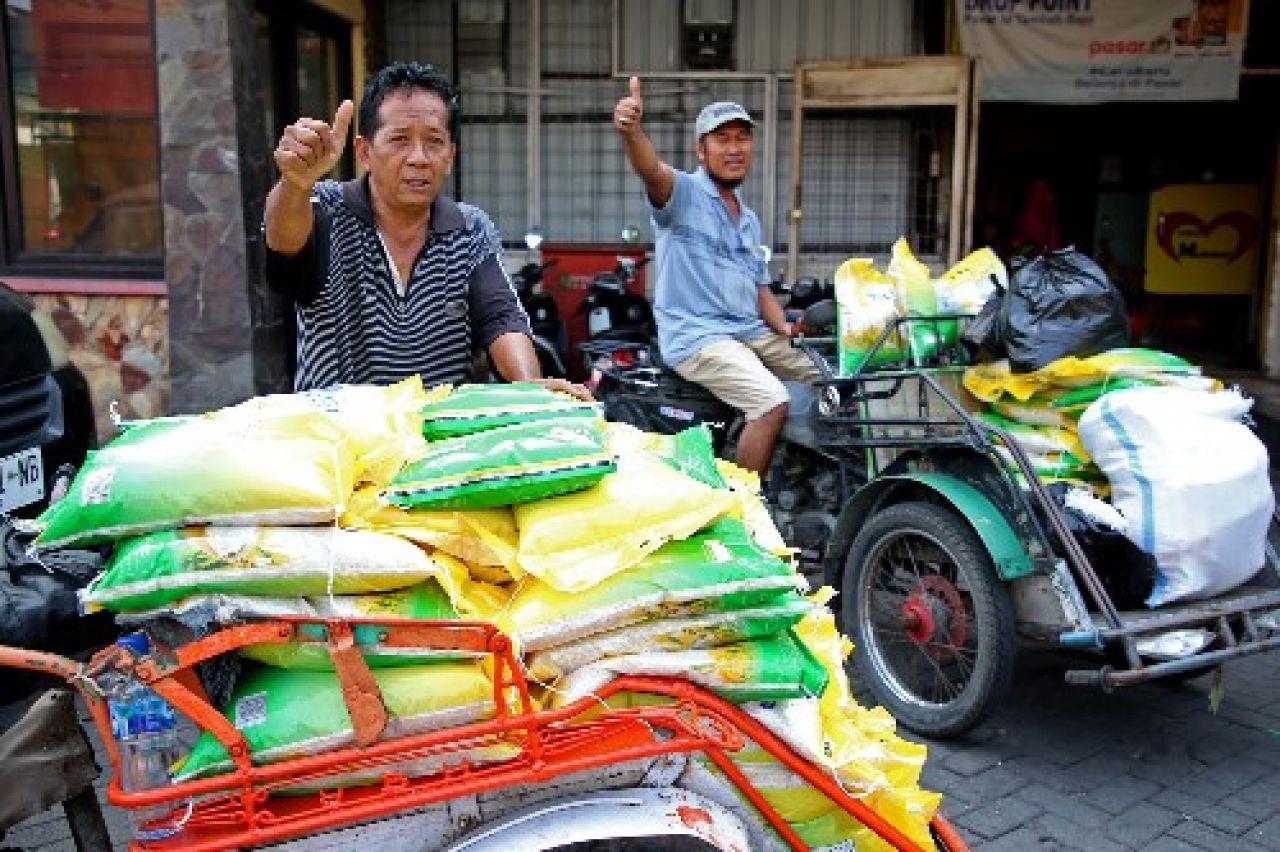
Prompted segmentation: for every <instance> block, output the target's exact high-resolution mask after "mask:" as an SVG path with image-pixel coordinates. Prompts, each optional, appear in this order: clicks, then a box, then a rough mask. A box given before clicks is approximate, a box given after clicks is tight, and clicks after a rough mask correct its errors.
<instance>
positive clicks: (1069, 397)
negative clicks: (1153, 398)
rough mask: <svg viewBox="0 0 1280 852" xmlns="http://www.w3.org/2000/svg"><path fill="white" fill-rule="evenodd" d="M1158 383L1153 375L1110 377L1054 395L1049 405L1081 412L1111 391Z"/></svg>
mask: <svg viewBox="0 0 1280 852" xmlns="http://www.w3.org/2000/svg"><path fill="white" fill-rule="evenodd" d="M1159 384H1163V383H1162V382H1161V380H1160V379H1159V378H1158V377H1155V376H1132V377H1129V378H1126V377H1123V376H1119V377H1112V378H1108V379H1106V380H1104V381H1101V382H1098V383H1097V384H1092V385H1085V386H1084V387H1080V388H1072V389H1071V390H1069V391H1067V392H1066V393H1063V394H1060V395H1058V396H1057V397H1055V398H1054V400H1053V402H1052V403H1050V405H1052V406H1053V407H1054V408H1057V409H1061V410H1063V411H1070V412H1072V413H1074V414H1083V413H1084V410H1085V409H1086V408H1088V407H1089V406H1090V405H1092V404H1093V403H1095V402H1097V401H1098V400H1099V399H1101V398H1102V397H1103V395H1105V394H1108V393H1111V392H1112V391H1118V390H1128V389H1129V388H1146V387H1155V386H1156V385H1159Z"/></svg>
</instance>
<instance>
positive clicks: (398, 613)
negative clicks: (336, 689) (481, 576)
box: [240, 580, 484, 672]
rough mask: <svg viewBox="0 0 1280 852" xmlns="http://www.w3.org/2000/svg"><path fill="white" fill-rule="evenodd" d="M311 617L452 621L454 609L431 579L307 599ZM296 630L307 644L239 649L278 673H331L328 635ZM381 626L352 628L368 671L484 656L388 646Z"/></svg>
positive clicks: (312, 627) (315, 627)
mask: <svg viewBox="0 0 1280 852" xmlns="http://www.w3.org/2000/svg"><path fill="white" fill-rule="evenodd" d="M307 603H308V604H309V605H310V609H311V611H312V613H314V614H315V615H316V616H317V617H319V618H324V619H358V618H386V619H414V620H421V621H457V620H458V611H457V610H456V609H454V607H453V604H452V603H451V602H450V600H449V596H448V595H447V594H445V591H444V589H443V588H441V587H440V584H439V583H438V582H436V581H435V580H428V581H427V582H425V583H419V584H418V585H416V586H412V587H410V588H408V589H403V590H401V591H397V592H385V593H383V594H377V595H335V596H333V597H328V596H320V597H314V598H310V599H308V601H307ZM298 630H299V632H300V633H301V634H302V636H303V637H305V639H307V640H308V641H303V642H278V643H272V644H264V645H249V646H247V647H244V648H241V649H240V654H241V656H244V657H248V658H249V659H251V660H257V661H258V662H260V663H266V664H267V665H271V666H276V667H277V668H282V669H299V670H302V671H319V672H328V671H333V658H332V657H330V656H329V648H328V645H327V644H325V640H326V639H327V631H326V630H325V628H324V625H322V624H302V625H300V626H299V628H298ZM384 630H385V626H384V625H381V624H353V625H352V633H353V634H354V638H355V642H356V646H357V647H358V648H359V650H360V653H361V654H363V655H364V661H365V662H366V663H367V664H368V665H369V667H370V668H390V667H392V666H416V665H423V664H425V663H440V662H448V661H451V660H460V659H465V658H468V657H478V656H484V654H482V653H474V654H473V653H461V652H458V651H442V650H436V649H433V648H414V647H412V646H391V645H385V644H383V631H384Z"/></svg>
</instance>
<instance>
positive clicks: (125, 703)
mask: <svg viewBox="0 0 1280 852" xmlns="http://www.w3.org/2000/svg"><path fill="white" fill-rule="evenodd" d="M116 644H117V645H119V646H121V647H123V648H127V649H129V650H130V651H132V652H133V653H134V655H135V656H145V655H146V654H147V653H148V652H149V651H150V650H151V643H150V641H149V640H148V639H147V635H146V634H145V633H130V634H129V635H127V636H122V637H120V639H118V640H117V641H116ZM107 707H108V709H109V711H110V714H111V733H112V735H113V736H114V737H115V740H116V744H117V746H118V748H119V750H120V769H121V773H122V777H121V779H120V785H121V786H122V787H123V788H124V790H125V792H129V793H133V792H138V791H141V790H151V789H155V788H156V787H164V786H167V785H168V784H169V781H170V778H169V767H170V766H172V765H173V763H174V761H176V760H177V759H178V739H177V725H178V721H177V715H176V714H175V713H174V710H173V707H172V706H171V705H170V704H169V702H167V701H165V700H164V699H163V698H161V697H160V696H159V695H157V694H156V693H155V692H154V691H153V690H151V689H148V688H147V687H146V686H144V685H143V684H141V683H139V682H138V681H136V680H134V679H132V678H127V677H117V678H114V679H112V683H111V684H110V686H109V688H108V694H107ZM169 812H170V806H169V805H152V806H150V807H146V808H138V809H135V810H133V811H132V816H133V825H134V830H135V834H136V835H137V836H138V837H139V838H140V839H146V836H147V835H151V836H152V839H154V836H156V835H157V834H159V835H161V836H162V835H164V834H169V833H172V832H169V831H161V832H147V831H144V830H143V825H144V824H146V823H148V822H154V821H155V820H158V819H162V818H163V817H165V816H167V815H168V814H169Z"/></svg>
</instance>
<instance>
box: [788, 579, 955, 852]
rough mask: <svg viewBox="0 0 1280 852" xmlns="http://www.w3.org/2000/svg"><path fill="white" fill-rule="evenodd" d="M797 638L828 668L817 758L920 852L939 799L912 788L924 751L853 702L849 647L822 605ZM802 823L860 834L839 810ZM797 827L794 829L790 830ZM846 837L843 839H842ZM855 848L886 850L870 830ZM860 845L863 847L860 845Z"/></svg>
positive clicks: (821, 596)
mask: <svg viewBox="0 0 1280 852" xmlns="http://www.w3.org/2000/svg"><path fill="white" fill-rule="evenodd" d="M834 596H835V592H834V591H833V590H832V589H830V588H827V587H824V588H823V589H821V590H819V591H818V592H817V593H816V594H814V595H813V596H812V597H811V599H812V600H813V601H815V602H816V603H820V604H826V603H827V602H829V601H830V600H831V598H832V597H834ZM795 633H796V635H797V636H798V637H799V638H800V641H801V642H803V643H804V644H805V646H806V647H807V648H808V649H809V650H810V651H811V652H812V653H813V654H814V656H816V657H817V658H818V659H819V660H820V661H821V662H822V664H823V666H824V667H825V668H826V669H827V673H828V685H827V689H826V691H825V692H823V694H822V696H821V697H820V699H819V702H818V712H819V714H820V716H821V722H822V736H823V753H824V755H825V758H826V759H825V761H824V762H826V763H827V765H828V766H829V767H830V768H831V769H833V770H834V771H835V773H836V775H837V777H839V779H840V782H841V783H842V784H843V785H844V787H845V789H847V790H848V791H849V792H850V793H851V794H852V795H854V796H859V797H863V798H864V799H865V801H866V802H867V804H869V805H871V806H872V807H873V808H874V809H875V810H876V811H877V812H879V813H880V814H881V815H883V816H884V817H886V818H887V819H888V820H889V821H890V822H892V823H893V824H894V825H896V826H897V827H898V828H899V829H901V830H902V831H904V832H906V833H907V835H908V836H909V837H911V838H912V839H913V840H914V841H915V842H916V843H919V844H921V846H922V847H924V848H926V849H929V848H933V847H932V846H931V845H930V840H929V825H928V824H929V820H931V819H932V818H933V814H934V812H935V811H936V810H937V807H938V804H939V802H940V801H941V797H940V796H939V795H938V794H936V793H930V792H928V791H925V790H922V789H920V787H919V782H920V772H921V770H922V769H923V768H924V762H925V757H926V753H927V750H926V748H925V747H924V746H923V745H919V744H917V743H911V742H907V741H906V740H903V739H901V738H900V737H898V736H897V735H896V733H895V727H896V725H895V722H894V720H893V717H892V716H890V715H889V713H888V712H887V711H886V710H885V709H884V708H883V707H875V708H870V709H868V708H864V707H861V706H860V705H859V704H858V703H857V702H856V701H855V700H854V699H853V694H852V691H851V690H850V689H849V681H848V678H847V676H846V674H845V669H844V661H845V658H846V657H847V656H848V655H849V652H850V651H851V650H852V648H853V646H852V644H851V643H850V642H849V640H848V639H846V638H845V637H843V636H841V635H840V633H839V631H838V630H837V629H836V625H835V618H834V616H833V615H832V614H831V611H830V610H829V609H828V608H827V607H825V606H819V607H817V608H815V609H813V610H811V611H810V612H809V613H808V614H807V615H806V616H805V617H804V618H802V619H801V620H800V623H799V624H797V625H796V627H795ZM818 820H819V822H818V823H816V824H811V825H809V826H808V830H810V831H815V832H816V831H819V830H822V831H833V832H836V833H839V832H843V831H845V830H847V829H848V827H849V826H850V825H852V826H854V827H856V828H857V829H859V830H861V831H864V832H865V829H862V828H861V826H859V825H858V823H856V821H853V820H852V819H851V818H850V817H848V815H847V814H845V813H844V811H843V810H840V809H837V808H835V807H834V806H832V810H831V812H830V813H829V814H826V815H824V816H822V817H819V818H818ZM797 830H799V827H797ZM846 836H848V835H846ZM859 837H860V839H859V845H858V847H857V848H858V849H863V848H868V849H887V848H888V847H887V846H884V845H883V844H882V843H881V842H879V841H877V840H875V839H874V838H873V837H872V835H871V833H870V832H866V833H865V834H861V835H859ZM864 842H865V843H866V844H867V845H866V846H865V847H864V846H863V845H862V844H863V843H864Z"/></svg>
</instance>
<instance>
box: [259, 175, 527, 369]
mask: <svg viewBox="0 0 1280 852" xmlns="http://www.w3.org/2000/svg"><path fill="white" fill-rule="evenodd" d="M311 204H312V212H313V213H314V214H315V225H314V227H313V228H312V232H311V236H310V237H309V238H308V241H307V244H306V245H305V246H304V247H303V248H302V250H301V251H299V252H298V254H296V255H283V254H280V253H278V252H275V251H272V250H271V249H270V248H268V249H267V258H266V274H267V281H268V283H269V284H270V285H271V287H272V289H274V290H276V291H278V292H281V293H285V294H288V295H290V296H292V297H293V298H294V300H295V302H296V304H297V314H298V338H297V355H298V367H297V371H296V373H295V375H294V382H293V383H294V388H295V390H309V389H312V388H320V387H330V386H332V385H337V384H390V383H392V382H396V381H399V380H400V379H404V378H407V377H409V376H412V375H414V374H415V373H416V374H418V375H420V376H422V380H423V383H424V384H426V385H428V386H430V385H434V384H440V383H443V382H455V383H456V382H461V381H466V380H467V379H468V378H469V377H470V374H471V365H472V356H473V352H474V350H476V349H479V348H483V347H487V346H488V345H489V344H490V343H492V342H493V341H494V339H495V338H497V337H498V336H499V335H501V334H504V333H507V332H518V333H521V334H529V333H530V332H529V320H528V317H527V316H526V315H525V312H524V309H523V308H522V307H521V305H520V300H519V298H518V297H517V295H516V292H515V289H514V288H513V287H512V286H511V280H510V279H509V278H508V277H507V274H506V272H505V270H504V269H503V268H502V260H501V258H502V246H501V243H500V241H499V239H498V233H497V229H496V228H494V226H493V223H492V222H491V221H490V220H489V217H488V216H487V215H486V214H485V213H484V211H482V210H480V209H479V208H477V207H473V206H471V205H469V204H460V203H456V202H454V201H453V200H451V199H449V198H445V197H443V196H437V198H436V199H435V202H434V203H433V205H432V208H431V224H430V228H431V230H430V233H428V234H427V242H426V245H425V246H424V247H423V249H422V252H421V253H420V254H419V255H418V257H417V259H416V260H415V261H414V264H413V271H412V273H411V274H410V277H409V281H408V282H407V284H406V285H405V287H404V291H403V292H401V291H400V290H399V288H397V286H396V280H395V276H394V274H393V272H392V267H391V263H390V261H389V259H388V257H387V253H386V250H385V249H384V248H383V244H382V239H381V237H380V236H379V234H378V229H377V227H376V226H375V224H374V217H373V208H372V206H371V204H370V202H369V187H368V179H367V178H362V179H359V180H354V181H348V182H345V183H338V182H336V181H321V182H320V183H317V184H316V185H315V187H314V188H313V190H312V194H311Z"/></svg>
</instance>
